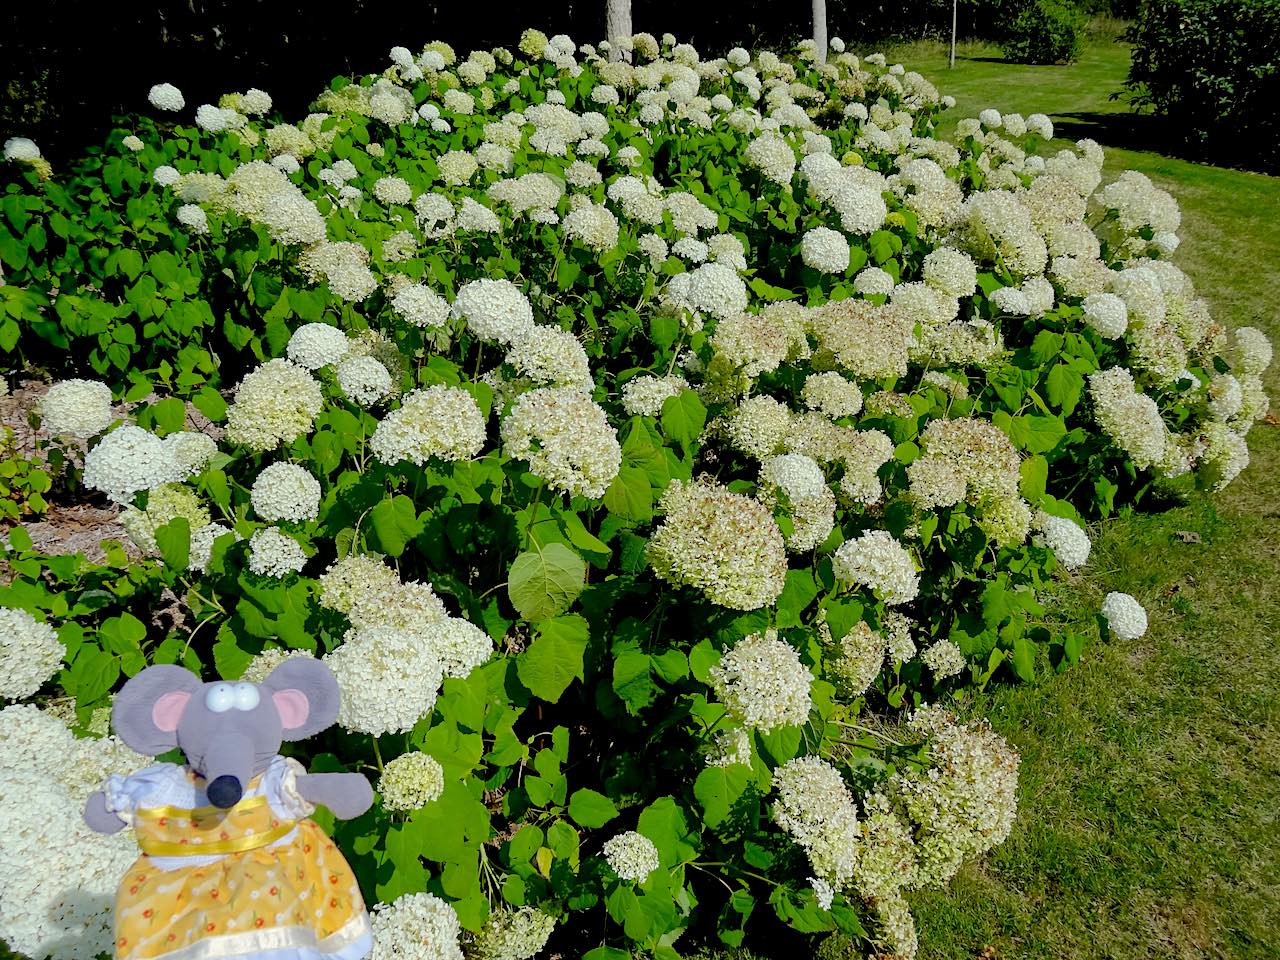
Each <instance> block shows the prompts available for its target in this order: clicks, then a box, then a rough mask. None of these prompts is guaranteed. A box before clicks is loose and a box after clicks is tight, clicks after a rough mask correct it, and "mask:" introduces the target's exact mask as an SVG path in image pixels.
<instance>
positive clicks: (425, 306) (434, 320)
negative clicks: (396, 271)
mask: <svg viewBox="0 0 1280 960" xmlns="http://www.w3.org/2000/svg"><path fill="white" fill-rule="evenodd" d="M391 308H392V309H393V310H395V312H396V313H398V314H400V316H402V317H404V318H405V319H406V320H407V321H409V322H410V323H411V324H413V325H414V326H415V327H439V326H442V325H443V324H444V323H445V321H446V320H448V319H449V302H448V301H447V300H445V299H444V297H442V296H440V295H439V294H438V293H436V292H435V291H434V290H432V289H431V288H430V287H428V286H426V285H424V284H408V285H406V286H405V287H403V288H402V289H401V290H400V291H399V292H398V293H397V294H396V295H395V296H394V297H393V298H392V299H391Z"/></svg>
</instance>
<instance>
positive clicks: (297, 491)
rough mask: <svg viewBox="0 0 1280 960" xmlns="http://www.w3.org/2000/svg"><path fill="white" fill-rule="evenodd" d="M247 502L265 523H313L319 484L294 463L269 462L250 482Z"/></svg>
mask: <svg viewBox="0 0 1280 960" xmlns="http://www.w3.org/2000/svg"><path fill="white" fill-rule="evenodd" d="M249 502H250V503H251V504H252V505H253V509H254V512H255V513H257V514H258V516H259V517H261V518H262V519H263V520H266V521H267V522H268V523H275V522H276V521H279V520H293V521H301V520H314V519H315V518H316V516H317V515H318V513H319V510H320V482H319V481H318V480H316V478H315V477H313V476H312V475H311V474H310V472H308V471H307V470H305V469H304V468H302V467H300V466H298V465H297V464H294V463H273V464H271V465H270V466H268V467H266V468H265V469H264V470H263V471H262V472H261V473H259V474H258V478H257V479H256V480H254V481H253V489H252V490H250V492H249Z"/></svg>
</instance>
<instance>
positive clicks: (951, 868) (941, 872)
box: [886, 706, 1018, 887]
mask: <svg viewBox="0 0 1280 960" xmlns="http://www.w3.org/2000/svg"><path fill="white" fill-rule="evenodd" d="M908 727H909V728H910V729H911V730H912V731H913V732H916V733H918V734H923V735H926V736H928V737H929V755H930V759H931V764H930V766H928V767H926V768H925V769H923V770H915V769H912V770H904V771H902V772H900V773H897V774H895V775H894V776H893V777H892V778H891V779H890V780H889V782H888V784H887V787H886V793H887V794H888V795H890V796H895V795H896V797H897V798H898V800H899V802H900V803H901V805H902V808H903V809H904V811H905V812H906V814H907V818H908V819H909V821H910V823H911V825H912V827H913V828H914V829H913V833H914V837H915V871H914V885H915V886H917V887H931V886H941V885H942V884H944V883H946V882H947V881H948V880H950V879H951V877H952V876H954V875H955V873H956V871H957V870H958V869H959V868H960V865H961V864H962V863H963V862H964V861H965V860H966V859H971V858H972V857H975V856H977V855H979V854H982V853H985V852H986V851H987V850H990V849H991V848H992V847H994V846H996V845H997V844H999V843H1003V842H1004V841H1005V839H1006V838H1007V837H1008V836H1009V831H1010V830H1011V829H1012V827H1013V821H1014V817H1015V815H1016V814H1017V810H1018V754H1017V752H1016V751H1014V750H1013V748H1011V747H1010V746H1009V744H1008V743H1007V742H1006V741H1005V740H1004V738H1002V737H1000V736H998V735H997V734H996V733H994V732H993V731H992V730H991V725H990V724H989V723H987V722H986V721H985V720H983V721H976V722H972V723H968V724H964V725H961V724H958V723H956V721H955V717H954V716H953V715H952V714H951V713H950V712H949V711H947V710H945V709H943V708H941V707H938V706H922V707H921V708H920V709H918V710H917V711H916V712H915V714H914V715H913V716H912V718H911V721H910V723H909V724H908Z"/></svg>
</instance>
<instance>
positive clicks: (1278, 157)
mask: <svg viewBox="0 0 1280 960" xmlns="http://www.w3.org/2000/svg"><path fill="white" fill-rule="evenodd" d="M1124 39H1125V40H1126V41H1127V42H1129V43H1131V44H1133V60H1132V62H1131V64H1130V67H1129V77H1128V79H1127V80H1126V81H1125V86H1126V88H1127V89H1128V91H1129V93H1128V98H1129V100H1130V101H1131V102H1133V103H1134V104H1136V105H1137V106H1139V107H1148V108H1150V109H1152V110H1154V111H1155V112H1156V113H1158V114H1160V115H1161V116H1164V117H1166V118H1168V120H1169V124H1170V132H1171V133H1172V134H1173V135H1174V136H1177V137H1180V138H1181V139H1182V140H1184V142H1186V143H1187V144H1188V145H1189V146H1190V147H1192V148H1193V149H1194V150H1196V151H1197V152H1198V153H1199V154H1200V155H1201V156H1208V157H1214V158H1217V159H1219V160H1220V161H1222V162H1226V163H1230V164H1232V165H1236V164H1239V165H1243V166H1248V167H1255V168H1258V169H1263V170H1270V171H1275V170H1277V169H1280V4H1277V3H1275V2H1274V0H1160V2H1149V3H1144V4H1143V5H1142V7H1141V9H1140V10H1139V12H1138V18H1137V20H1136V21H1135V22H1134V23H1133V25H1132V26H1131V28H1130V29H1129V30H1128V32H1127V33H1126V34H1125V36H1124Z"/></svg>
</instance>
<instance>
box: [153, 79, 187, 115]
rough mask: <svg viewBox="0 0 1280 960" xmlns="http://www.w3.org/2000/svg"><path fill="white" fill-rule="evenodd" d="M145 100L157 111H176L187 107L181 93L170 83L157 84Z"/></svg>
mask: <svg viewBox="0 0 1280 960" xmlns="http://www.w3.org/2000/svg"><path fill="white" fill-rule="evenodd" d="M147 100H148V101H150V103H151V105H152V106H153V107H155V108H156V109H157V110H171V111H178V110H181V109H182V108H183V107H185V106H186V105H187V101H186V98H185V97H183V96H182V91H181V90H179V89H178V88H177V87H175V86H174V85H173V84H172V83H157V84H156V85H155V86H154V87H152V88H151V92H150V93H148V94H147Z"/></svg>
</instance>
